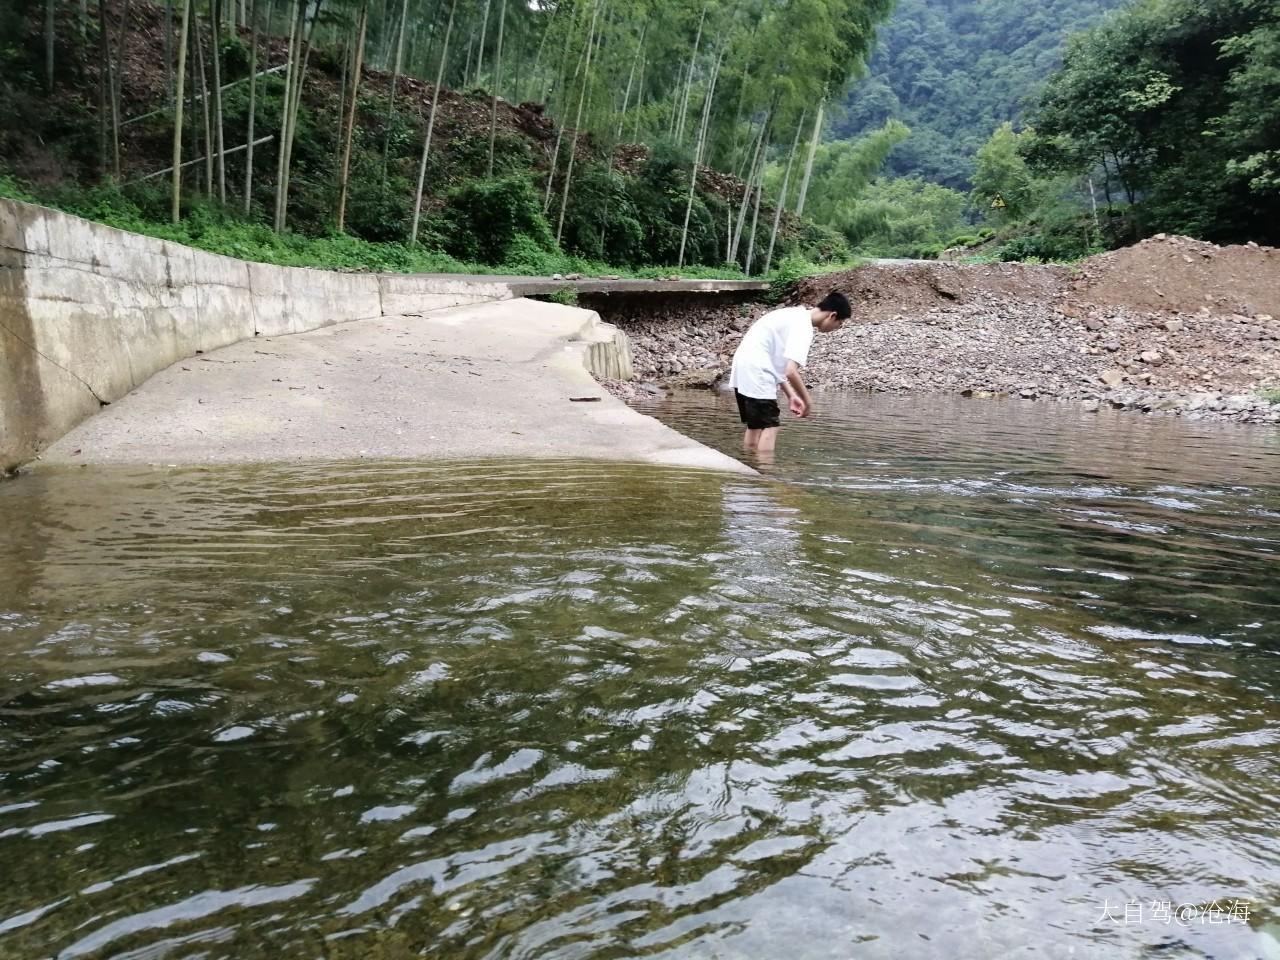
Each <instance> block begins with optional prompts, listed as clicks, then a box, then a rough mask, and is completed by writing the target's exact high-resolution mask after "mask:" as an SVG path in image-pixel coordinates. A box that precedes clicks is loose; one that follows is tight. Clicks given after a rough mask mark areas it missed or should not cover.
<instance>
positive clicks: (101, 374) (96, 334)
mask: <svg viewBox="0 0 1280 960" xmlns="http://www.w3.org/2000/svg"><path fill="white" fill-rule="evenodd" d="M510 296H512V292H511V289H510V287H509V286H508V285H507V284H504V283H501V282H482V283H475V282H470V281H459V280H451V279H441V278H438V277H421V276H377V275H373V274H358V273H334V272H329V271H323V270H307V269H302V268H295V267H275V266H270V265H267V264H261V263H246V262H245V261H242V260H233V259H231V258H230V257H221V256H217V255H216V254H211V253H205V252H203V251H201V250H195V249H192V248H191V247H184V246H182V245H180V244H176V243H170V242H168V241H165V240H157V239H154V238H152V237H144V236H140V235H138V234H133V233H126V232H124V231H122V230H116V229H113V228H111V227H106V226H103V225H101V224H97V223H92V222H90V221H87V220H81V219H80V218H79V217H73V216H70V215H68V214H64V213H60V212H58V211H55V210H49V209H47V208H45V207H37V206H32V205H30V204H25V203H18V202H16V201H11V200H3V199H0V471H7V470H11V469H13V468H14V467H15V466H17V465H18V464H20V463H23V462H25V461H27V460H30V459H32V458H33V457H35V456H36V455H37V454H38V453H39V452H40V451H41V450H42V449H43V448H44V447H45V446H47V445H48V444H50V443H52V442H53V441H54V440H56V439H57V438H58V437H60V436H62V435H63V434H64V433H66V432H67V431H68V430H70V429H71V428H72V427H73V426H75V425H76V424H77V423H79V422H80V421H82V420H84V419H85V418H86V417H88V416H90V415H92V414H93V413H95V412H96V411H97V410H98V409H99V408H100V407H101V406H102V404H104V403H111V402H113V401H115V400H118V399H119V398H120V397H123V396H124V395H125V394H126V393H128V392H129V391H130V390H132V389H133V388H134V387H136V386H138V385H139V384H141V383H142V382H143V381H145V380H146V379H147V378H148V377H150V376H151V375H152V374H153V373H156V372H157V371H159V370H162V369H164V368H165V367H167V366H169V365H170V364H171V363H173V362H175V361H177V360H181V359H183V358H184V357H189V356H192V355H193V354H195V353H198V352H204V351H209V350H213V349H215V348H217V347H222V346H226V345H228V344H231V343H235V342H236V341H238V340H243V339H246V338H248V337H253V336H258V335H262V336H272V335H279V334H286V333H300V332H303V331H305V330H314V329H316V328H318V327H323V326H328V325H330V324H334V323H343V322H346V321H349V320H359V319H364V318H371V317H382V316H398V315H404V314H411V315H412V314H421V313H426V312H429V311H431V310H438V309H442V308H445V307H452V306H458V305H460V304H467V303H479V302H482V301H486V300H500V299H505V298H507V297H510Z"/></svg>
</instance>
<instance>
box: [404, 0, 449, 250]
mask: <svg viewBox="0 0 1280 960" xmlns="http://www.w3.org/2000/svg"><path fill="white" fill-rule="evenodd" d="M457 9H458V0H453V3H452V4H450V5H449V23H448V24H447V25H446V26H445V28H444V46H443V48H442V49H441V51H440V66H439V68H438V69H437V70H436V85H435V88H434V89H433V90H432V91H431V115H430V116H429V117H428V118H427V134H426V136H425V137H423V140H422V160H421V161H419V163H418V189H417V192H416V193H415V194H414V197H413V226H412V227H411V229H410V231H409V242H410V243H417V242H418V223H419V221H420V219H421V217H422V187H423V184H425V183H426V179H427V156H428V154H430V153H431V132H432V131H433V130H434V129H435V125H436V108H437V107H438V106H439V105H440V85H441V84H442V83H443V82H444V68H445V64H446V63H447V62H448V60H449V36H450V34H452V33H453V15H454V14H455V13H456V12H457Z"/></svg>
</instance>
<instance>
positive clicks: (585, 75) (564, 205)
mask: <svg viewBox="0 0 1280 960" xmlns="http://www.w3.org/2000/svg"><path fill="white" fill-rule="evenodd" d="M599 9H600V8H599V7H596V10H595V11H594V12H593V13H592V16H591V30H590V31H588V33H587V52H586V62H585V66H584V67H583V70H582V93H581V94H580V95H579V96H578V116H577V118H576V119H575V120H574V122H573V141H572V142H571V143H570V145H569V163H568V165H567V166H566V167H565V171H564V193H563V194H562V195H561V197H560V216H559V218H558V219H557V221H556V244H557V245H558V244H559V243H560V240H561V238H562V237H563V236H564V214H565V211H566V210H567V209H568V207H569V186H570V184H571V182H572V180H573V161H574V158H575V157H576V155H577V153H578V135H579V134H580V133H581V131H582V108H583V105H584V103H585V102H586V99H587V90H588V89H589V88H590V86H591V84H590V80H591V54H592V44H593V34H594V33H595V26H596V17H595V14H596V13H598V12H599Z"/></svg>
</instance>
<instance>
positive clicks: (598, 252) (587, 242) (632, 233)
mask: <svg viewBox="0 0 1280 960" xmlns="http://www.w3.org/2000/svg"><path fill="white" fill-rule="evenodd" d="M562 245H563V246H564V248H565V249H566V250H569V251H572V252H573V253H576V254H579V255H580V256H583V257H591V258H593V259H597V260H604V261H606V262H608V263H617V264H634V263H641V262H643V261H644V259H645V249H644V228H643V227H642V226H641V224H640V219H639V216H638V211H637V210H636V206H635V202H634V201H633V200H632V198H631V195H630V194H629V193H628V192H627V178H626V177H624V176H623V175H622V174H620V173H617V172H615V171H612V170H608V169H606V168H604V167H601V166H599V165H591V166H587V167H585V168H584V169H583V170H582V173H581V174H579V175H578V176H577V177H576V178H575V179H574V182H573V189H572V190H571V191H570V194H569V204H568V206H567V207H566V208H565V220H564V234H563V238H562Z"/></svg>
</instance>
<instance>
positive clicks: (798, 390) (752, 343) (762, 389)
mask: <svg viewBox="0 0 1280 960" xmlns="http://www.w3.org/2000/svg"><path fill="white" fill-rule="evenodd" d="M849 314H850V309H849V299H848V297H846V296H845V295H844V294H843V293H835V292H832V293H829V294H827V295H826V297H824V298H823V300H822V302H821V303H819V304H818V305H817V306H816V307H784V308H783V309H781V310H773V311H771V312H769V313H766V314H765V315H764V316H763V317H761V318H760V319H759V320H757V321H756V322H755V323H754V324H752V325H751V329H750V330H748V331H747V335H746V336H745V337H743V338H742V343H740V344H739V345H738V349H737V352H736V353H734V355H733V370H732V372H731V373H730V374H729V383H730V385H731V386H732V387H733V392H734V395H735V396H736V397H737V399H738V415H739V416H740V417H742V422H743V423H744V424H746V428H747V430H746V433H745V434H744V435H743V438H742V444H743V446H744V447H746V448H747V450H748V451H752V452H758V453H769V452H771V451H772V450H773V446H774V443H775V442H776V441H777V436H778V418H779V416H780V411H779V410H778V387H779V386H781V387H782V392H783V393H785V394H786V395H787V407H788V409H790V410H791V412H792V413H794V414H795V415H796V416H797V417H807V416H808V415H809V412H810V411H811V410H812V409H813V398H812V397H811V396H810V395H809V390H808V388H807V387H805V385H804V381H803V380H801V379H800V368H801V367H803V366H804V365H805V364H806V363H807V362H808V360H809V345H810V344H811V343H813V334H814V331H815V330H816V331H818V332H819V333H832V332H833V331H836V330H839V329H840V326H841V324H843V323H844V322H845V321H846V320H848V319H849Z"/></svg>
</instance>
